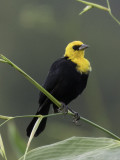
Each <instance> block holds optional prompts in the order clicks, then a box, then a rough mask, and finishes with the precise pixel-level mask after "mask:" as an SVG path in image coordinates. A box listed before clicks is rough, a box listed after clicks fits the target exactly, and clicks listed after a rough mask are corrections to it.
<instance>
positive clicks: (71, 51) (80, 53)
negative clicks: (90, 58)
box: [64, 41, 88, 59]
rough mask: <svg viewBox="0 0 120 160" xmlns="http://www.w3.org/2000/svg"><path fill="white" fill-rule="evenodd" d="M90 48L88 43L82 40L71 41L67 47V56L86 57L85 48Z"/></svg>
mask: <svg viewBox="0 0 120 160" xmlns="http://www.w3.org/2000/svg"><path fill="white" fill-rule="evenodd" d="M86 48H88V46H87V45H86V44H83V42H81V41H73V42H70V43H69V44H68V45H67V47H66V49H65V54H64V56H65V57H68V58H70V59H73V58H80V57H84V50H85V49H86Z"/></svg>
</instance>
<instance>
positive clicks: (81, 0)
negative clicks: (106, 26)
mask: <svg viewBox="0 0 120 160" xmlns="http://www.w3.org/2000/svg"><path fill="white" fill-rule="evenodd" d="M77 1H78V2H81V3H84V4H86V5H88V6H92V7H95V8H98V9H102V10H105V11H109V9H108V8H106V7H104V6H101V5H99V4H96V3H91V2H87V1H83V0H77Z"/></svg>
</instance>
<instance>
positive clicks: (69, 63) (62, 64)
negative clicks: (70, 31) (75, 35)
mask: <svg viewBox="0 0 120 160" xmlns="http://www.w3.org/2000/svg"><path fill="white" fill-rule="evenodd" d="M86 48H88V45H86V44H84V43H83V42H81V41H72V42H70V43H69V44H68V45H67V47H66V48H65V54H64V56H63V57H61V58H59V59H57V60H56V61H55V62H53V64H52V65H51V67H50V70H49V72H48V75H47V77H46V79H45V82H44V84H43V87H44V88H45V89H46V90H47V91H48V92H49V93H51V94H52V95H53V96H54V97H55V98H56V99H57V100H59V101H60V102H61V103H62V104H63V106H67V105H68V104H69V103H70V102H71V101H72V100H73V99H75V98H76V97H77V96H78V95H80V94H81V93H82V92H83V90H84V89H85V88H86V85H87V80H88V77H89V73H90V71H91V65H90V62H89V61H88V60H87V59H86V58H85V49H86ZM51 104H52V105H53V109H54V112H55V113H57V112H58V107H57V106H56V105H55V104H54V103H53V102H52V101H51V100H49V99H48V98H47V97H46V96H45V95H44V94H43V93H42V92H40V96H39V108H38V110H37V113H36V115H48V114H49V109H50V105H51ZM37 119H38V118H37V117H34V118H33V119H32V121H31V122H30V124H29V125H28V127H27V130H26V132H27V136H28V137H29V136H30V134H31V132H32V129H33V127H34V125H35V123H36V121H37ZM46 122H47V118H43V119H42V121H41V123H40V124H39V127H38V128H37V130H36V133H35V135H34V136H35V137H37V136H38V135H39V134H40V133H41V132H42V131H43V130H44V129H45V127H46Z"/></svg>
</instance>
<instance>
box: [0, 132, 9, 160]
mask: <svg viewBox="0 0 120 160" xmlns="http://www.w3.org/2000/svg"><path fill="white" fill-rule="evenodd" d="M0 154H1V156H2V157H3V158H4V159H5V160H7V157H6V153H5V149H4V145H3V141H2V137H1V134H0Z"/></svg>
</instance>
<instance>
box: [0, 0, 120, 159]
mask: <svg viewBox="0 0 120 160" xmlns="http://www.w3.org/2000/svg"><path fill="white" fill-rule="evenodd" d="M92 2H96V3H97V1H96V0H94V1H92ZM99 4H101V5H106V2H105V1H103V0H100V1H99ZM110 4H111V9H112V12H113V14H114V15H115V16H116V17H117V18H118V19H119V20H120V10H119V8H120V1H119V0H114V1H112V0H111V1H110ZM84 7H85V5H83V4H81V3H79V2H77V1H76V0H62V1H60V0H34V1H33V0H26V1H24V0H20V1H17V0H11V1H9V0H6V1H3V0H0V53H2V54H4V55H5V56H6V57H8V58H9V59H11V60H12V61H13V62H14V63H15V64H17V65H18V66H19V67H21V68H22V69H23V70H24V71H25V72H27V73H28V74H29V75H31V76H32V77H33V78H34V79H35V80H36V81H37V82H39V83H40V84H43V82H44V79H45V77H46V75H47V73H48V70H49V68H50V66H51V64H52V63H53V62H54V61H55V60H56V59H57V58H59V57H61V56H62V55H63V54H64V50H65V47H66V45H67V44H68V43H69V42H71V41H73V40H81V41H83V42H84V43H86V44H88V45H89V46H90V48H89V49H87V50H86V58H88V59H89V60H90V62H91V65H92V72H91V74H90V77H89V80H88V85H87V88H86V90H85V91H84V93H83V94H82V95H81V96H79V97H78V98H77V99H76V100H74V101H73V102H72V103H71V104H70V105H69V106H71V107H72V108H74V110H75V111H77V112H79V113H80V115H82V116H83V117H86V118H88V119H90V120H92V121H94V122H96V123H98V124H100V125H101V126H103V127H105V128H107V129H109V130H111V131H113V132H114V133H116V134H117V135H118V136H119V135H120V128H119V120H120V116H119V113H120V94H119V93H120V26H119V25H118V24H117V23H116V22H115V21H114V20H113V19H112V18H111V17H110V16H109V14H108V13H107V12H105V11H102V10H98V9H92V10H90V11H88V12H87V13H85V14H84V15H82V16H79V15H78V14H79V12H80V11H82V9H83V8H84ZM38 98H39V91H38V90H37V89H36V88H35V87H34V86H33V85H31V84H30V83H29V82H28V81H27V80H26V79H25V78H24V77H23V76H21V75H20V74H19V73H18V72H17V71H15V70H14V69H13V68H11V67H10V66H8V65H6V64H3V63H0V114H1V115H6V116H7V115H9V116H15V115H29V114H35V112H36V110H37V108H38ZM51 112H52V111H51ZM30 120H31V118H23V119H17V120H15V124H16V126H17V128H18V130H19V133H20V135H21V136H22V137H23V139H24V140H25V142H26V143H27V140H28V138H27V137H26V127H27V125H28V124H29V122H30ZM0 122H3V121H2V120H0ZM80 124H81V125H80V126H79V127H77V126H75V125H74V124H73V123H72V119H71V117H69V116H58V117H54V118H53V117H51V118H49V120H48V123H47V127H46V129H45V131H44V132H43V133H42V134H41V135H40V136H39V137H37V138H35V139H34V140H33V142H32V145H31V149H32V148H35V147H38V146H42V145H46V144H50V143H53V142H57V141H60V140H63V139H66V138H69V137H71V136H92V137H99V136H108V135H105V134H104V133H102V132H101V131H99V130H97V129H96V128H93V127H91V126H89V125H88V124H85V123H83V122H80ZM8 125H9V123H8ZM8 125H5V126H3V127H2V128H0V132H1V134H2V137H3V141H4V144H5V148H6V152H7V155H8V157H9V158H8V159H15V158H16V155H15V153H14V150H13V149H12V147H11V142H10V140H9V139H10V138H8V137H10V136H8V135H9V134H10V133H9V130H8Z"/></svg>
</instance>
